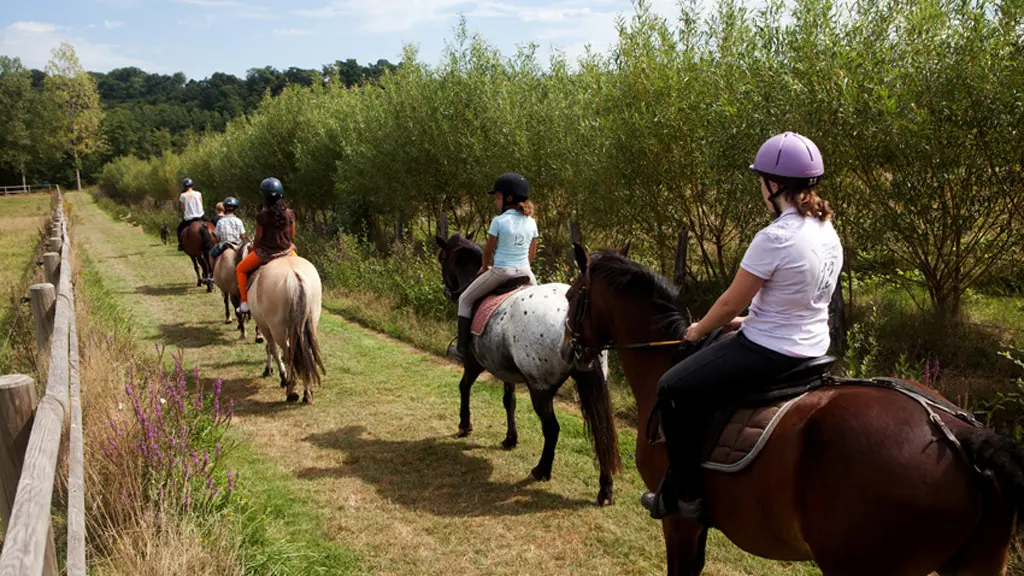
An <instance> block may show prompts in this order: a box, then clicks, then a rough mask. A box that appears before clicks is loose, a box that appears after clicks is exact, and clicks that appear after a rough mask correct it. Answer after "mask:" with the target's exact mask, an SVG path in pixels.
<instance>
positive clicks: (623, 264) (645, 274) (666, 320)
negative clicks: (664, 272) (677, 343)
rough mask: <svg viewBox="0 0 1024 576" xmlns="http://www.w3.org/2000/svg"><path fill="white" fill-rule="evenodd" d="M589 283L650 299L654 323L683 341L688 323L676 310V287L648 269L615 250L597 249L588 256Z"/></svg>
mask: <svg viewBox="0 0 1024 576" xmlns="http://www.w3.org/2000/svg"><path fill="white" fill-rule="evenodd" d="M590 278H591V282H593V281H595V280H597V281H600V282H602V283H603V284H604V285H606V286H607V287H608V288H609V289H611V290H612V291H613V292H614V293H615V294H616V295H617V296H620V297H623V298H628V299H631V300H641V301H644V302H650V304H651V305H652V306H653V307H654V310H655V315H654V318H653V320H654V325H655V327H657V328H658V329H660V330H662V331H664V332H665V333H666V336H668V337H669V338H671V339H674V340H682V339H683V336H684V335H685V334H686V329H687V328H688V327H689V325H690V323H689V321H688V320H686V318H684V317H683V314H682V313H681V312H680V311H679V304H678V302H679V289H678V288H676V287H675V286H673V285H672V284H671V283H670V282H669V281H668V280H666V279H665V278H664V277H663V276H661V275H660V274H657V273H656V272H654V271H653V270H651V269H650V268H647V267H646V266H644V265H642V264H638V263H636V262H633V261H632V260H630V259H628V258H626V257H624V256H622V255H620V254H619V253H617V252H612V251H605V252H596V253H594V254H591V256H590Z"/></svg>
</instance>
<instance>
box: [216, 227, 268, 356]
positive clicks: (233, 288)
mask: <svg viewBox="0 0 1024 576" xmlns="http://www.w3.org/2000/svg"><path fill="white" fill-rule="evenodd" d="M251 246H252V243H251V242H249V241H248V240H246V241H244V242H242V244H241V245H240V246H239V247H238V249H237V250H236V249H234V248H232V247H228V248H227V249H225V250H224V252H222V253H221V255H220V257H219V258H217V260H216V261H215V262H214V263H213V282H214V283H215V284H216V285H217V288H220V292H221V295H223V296H224V323H225V324H230V323H231V314H232V313H234V314H235V319H236V320H237V322H238V331H239V332H240V333H241V335H242V336H241V339H242V340H245V315H244V314H239V313H238V312H237V309H238V305H239V304H240V303H241V301H242V300H241V295H240V294H239V292H238V276H237V275H236V274H235V268H236V267H237V266H238V263H239V262H241V261H242V259H244V258H245V257H246V255H247V254H248V253H249V249H250V248H251ZM262 342H263V336H262V335H261V334H260V327H259V326H257V327H256V343H257V344H260V343H262Z"/></svg>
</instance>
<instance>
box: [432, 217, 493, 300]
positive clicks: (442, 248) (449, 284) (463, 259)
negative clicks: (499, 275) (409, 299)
mask: <svg viewBox="0 0 1024 576" xmlns="http://www.w3.org/2000/svg"><path fill="white" fill-rule="evenodd" d="M434 240H435V241H436V242H437V245H438V250H437V261H438V262H439V263H440V264H441V280H442V281H443V282H444V293H445V296H446V297H447V298H448V300H450V301H452V302H458V301H459V296H460V295H462V291H463V290H465V289H466V288H467V287H468V286H469V285H470V284H471V283H472V282H473V280H474V279H475V278H476V273H477V271H479V270H480V266H481V265H482V264H483V261H484V251H483V248H481V247H480V245H479V244H477V243H476V242H473V241H472V240H470V239H468V238H463V237H462V236H460V235H459V234H454V235H452V237H451V238H448V239H447V240H445V239H444V238H441V237H440V236H435V237H434Z"/></svg>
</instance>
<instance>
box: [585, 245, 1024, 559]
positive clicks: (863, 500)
mask: <svg viewBox="0 0 1024 576" xmlns="http://www.w3.org/2000/svg"><path fill="white" fill-rule="evenodd" d="M574 249H575V260H576V263H577V266H578V267H579V270H580V275H579V276H578V278H577V279H576V281H575V282H574V283H573V286H572V288H570V290H569V291H568V293H567V294H566V298H567V299H568V301H569V318H570V322H568V323H567V324H566V334H567V338H570V339H575V342H574V343H573V342H570V349H569V350H567V351H566V354H567V355H569V356H572V357H577V358H578V361H579V362H584V363H585V362H587V358H588V357H589V356H591V355H593V354H595V353H596V352H597V351H599V350H604V349H607V348H611V347H614V348H617V349H619V351H618V354H619V360H620V363H621V366H622V370H623V372H624V373H625V376H626V379H627V380H628V382H629V386H630V388H631V389H632V392H633V395H634V396H635V398H636V406H637V413H638V415H639V416H640V418H641V421H643V419H644V417H645V416H647V415H648V414H650V413H651V411H652V409H653V407H654V405H655V401H656V395H657V387H658V381H659V378H660V377H661V376H662V374H664V373H665V372H666V371H667V370H668V369H669V367H671V366H672V364H673V354H674V353H675V350H673V349H671V348H669V347H664V346H653V345H652V344H655V343H659V342H663V341H666V340H682V338H683V334H684V333H685V328H686V326H687V325H688V323H687V322H685V321H684V320H683V318H682V317H681V315H680V313H679V312H678V302H677V296H678V292H677V291H676V290H675V289H674V288H672V287H671V285H670V284H669V283H668V282H667V281H666V280H665V279H664V278H662V277H660V276H658V275H657V274H655V273H653V272H652V271H650V270H648V269H647V268H645V267H643V266H641V265H639V264H636V263H634V262H631V261H630V260H628V259H627V258H626V257H625V255H624V252H623V253H615V252H601V253H594V254H590V255H589V256H588V255H587V253H586V251H585V250H584V249H583V248H582V247H581V246H579V245H576V246H575V248H574ZM906 385H907V386H911V385H912V386H915V388H914V390H918V391H921V393H922V394H923V393H924V392H925V391H926V389H925V388H924V387H923V386H920V385H918V384H913V383H907V384H906ZM929 393H931V392H929ZM936 396H937V394H936ZM924 406H925V404H923V403H919V402H916V401H914V400H912V399H911V397H910V396H908V395H905V394H900V393H896V392H893V391H892V390H886V389H881V388H877V387H871V386H866V385H864V386H854V385H850V386H842V385H840V386H825V387H823V388H818V389H817V390H815V391H812V392H809V393H807V394H805V395H804V396H802V397H800V398H799V399H797V400H796V401H795V402H794V403H793V404H791V405H790V407H789V409H788V411H786V412H785V414H784V415H783V416H782V417H781V419H780V421H779V422H778V425H777V427H776V428H775V431H774V433H773V435H772V436H771V437H770V439H769V440H768V442H767V444H766V445H765V446H764V447H763V449H762V451H761V452H760V455H758V456H757V458H756V459H755V460H753V462H751V463H750V464H749V465H748V466H747V467H746V468H745V469H743V470H742V471H741V472H734V473H723V472H719V471H714V470H709V469H707V468H705V469H704V478H703V480H704V485H705V496H706V502H707V504H708V507H709V515H710V522H708V523H709V524H710V525H712V526H714V527H716V528H718V529H719V530H721V531H722V532H723V533H724V534H725V536H726V537H728V538H729V539H730V540H731V541H732V542H733V543H735V544H736V545H737V546H739V547H740V548H742V549H743V550H745V551H747V552H749V553H751V554H755V555H757V556H761V557H764V558H769V559H775V560H787V561H805V560H813V561H814V562H816V563H817V565H818V567H819V568H820V569H821V571H822V573H823V574H824V575H825V576H848V575H850V576H852V575H864V574H872V575H878V576H925V575H928V574H931V573H932V572H933V571H934V572H938V573H939V574H940V575H941V576H946V575H954V574H955V575H975V576H993V575H1001V574H1004V573H1005V570H1006V564H1007V557H1008V552H1009V549H1010V546H1011V540H1012V537H1013V535H1014V531H1015V528H1016V526H1017V519H1018V514H1019V512H1020V511H1021V510H1022V509H1024V452H1022V451H1021V450H1020V449H1019V448H1017V447H1016V446H1014V445H1013V444H1012V443H1011V442H1010V441H1008V440H1006V439H1004V438H1001V437H999V436H998V435H997V434H996V433H995V432H993V431H991V430H986V429H982V428H980V427H975V426H971V425H968V424H965V423H964V422H962V421H961V420H960V419H957V418H954V417H951V416H950V415H949V414H947V413H945V412H943V413H941V414H939V411H938V410H936V411H934V412H932V411H931V410H930V409H929V408H923V407H924ZM929 413H931V418H929ZM963 416H966V415H963ZM943 430H945V432H943ZM636 466H637V469H638V470H639V471H640V475H641V476H642V477H643V480H644V483H645V484H646V485H647V487H648V488H649V489H650V490H654V489H655V487H657V486H658V483H659V481H660V480H661V479H662V477H663V476H664V475H665V472H666V470H667V467H668V462H667V458H666V454H665V451H664V448H663V445H662V444H654V445H652V444H651V443H650V442H649V441H648V439H647V438H646V437H645V434H644V431H643V430H641V433H640V434H638V435H637V444H636ZM979 471H986V472H985V474H984V475H983V474H982V473H980V472H979ZM637 513H642V511H641V509H640V507H639V506H638V507H637ZM662 528H663V533H664V539H665V546H666V551H667V564H668V574H669V575H670V576H672V575H686V576H693V575H699V574H700V573H701V571H702V570H703V567H704V548H705V544H706V539H707V529H706V528H705V527H704V526H703V525H702V524H700V523H698V522H697V521H693V520H686V519H683V518H682V517H680V516H679V515H672V516H669V517H667V518H665V519H664V520H663V521H662Z"/></svg>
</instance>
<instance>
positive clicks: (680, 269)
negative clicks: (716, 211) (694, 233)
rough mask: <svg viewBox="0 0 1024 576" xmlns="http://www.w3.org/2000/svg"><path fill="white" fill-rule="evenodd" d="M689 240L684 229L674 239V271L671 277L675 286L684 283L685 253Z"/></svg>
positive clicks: (688, 233) (688, 234)
mask: <svg viewBox="0 0 1024 576" xmlns="http://www.w3.org/2000/svg"><path fill="white" fill-rule="evenodd" d="M689 240H690V231H689V230H688V229H686V228H683V229H682V230H680V231H679V236H678V238H676V259H675V270H674V271H673V275H672V282H674V283H675V285H676V286H682V285H683V282H685V281H686V252H687V249H688V248H689Z"/></svg>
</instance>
